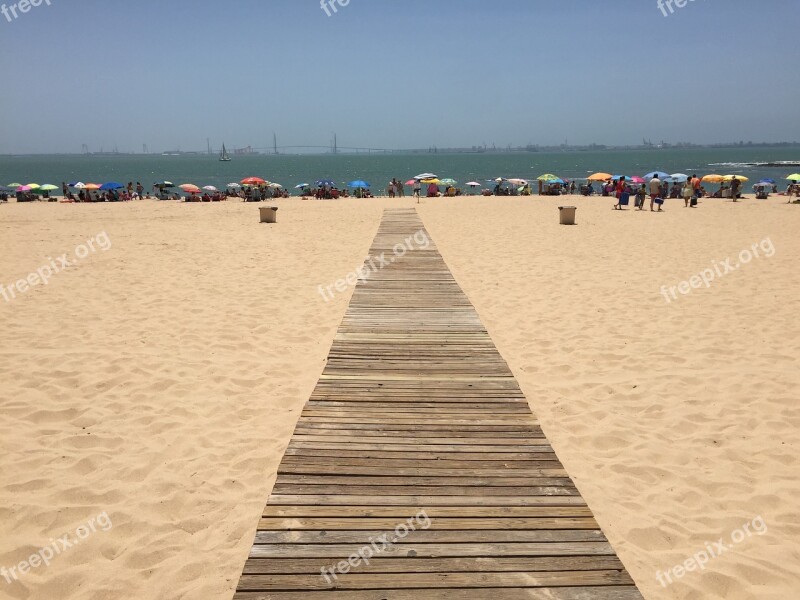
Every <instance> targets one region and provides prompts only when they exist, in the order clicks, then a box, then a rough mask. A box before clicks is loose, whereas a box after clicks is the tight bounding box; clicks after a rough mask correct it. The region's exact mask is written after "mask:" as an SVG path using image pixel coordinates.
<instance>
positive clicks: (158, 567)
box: [0, 194, 800, 600]
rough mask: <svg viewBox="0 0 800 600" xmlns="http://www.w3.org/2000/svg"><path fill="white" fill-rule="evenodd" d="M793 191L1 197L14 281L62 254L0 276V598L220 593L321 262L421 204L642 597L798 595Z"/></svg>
mask: <svg viewBox="0 0 800 600" xmlns="http://www.w3.org/2000/svg"><path fill="white" fill-rule="evenodd" d="M750 197H751V198H752V194H751V195H750ZM785 202H786V200H785V199H784V198H782V197H773V198H771V199H770V200H768V201H760V202H757V201H755V200H752V199H749V200H746V201H744V202H742V203H741V204H737V205H734V204H732V203H730V202H722V201H719V200H705V201H703V202H701V206H700V208H698V209H696V210H694V209H685V208H684V207H683V202H682V201H680V200H672V201H668V202H667V204H666V207H665V208H666V212H664V213H662V214H653V213H650V212H649V211H647V212H636V211H633V210H628V211H625V212H616V211H612V210H611V206H612V205H613V201H612V200H610V199H607V198H575V197H572V198H564V197H562V198H538V197H533V198H481V197H467V198H454V199H431V200H428V199H423V200H422V203H421V204H419V205H416V204H415V201H414V200H413V199H412V198H405V199H398V200H388V199H377V200H354V199H348V200H341V201H337V202H325V201H322V202H320V201H312V200H300V199H298V198H292V199H286V200H279V201H277V202H276V203H275V204H276V205H277V206H279V207H280V209H279V212H278V224H277V225H262V224H259V223H258V210H257V207H258V205H253V204H244V203H241V202H233V201H231V202H224V203H219V204H179V203H172V202H161V203H159V202H155V201H141V202H131V203H124V204H93V205H71V204H45V203H33V204H20V205H17V204H14V203H12V204H8V205H4V206H0V228H2V242H0V248H2V252H0V284H3V285H4V286H5V287H4V288H3V289H4V290H6V291H7V289H8V288H9V287H10V286H12V285H13V284H14V282H16V281H17V280H20V279H26V278H28V277H29V275H30V274H33V273H37V274H39V275H40V277H39V279H40V280H41V275H42V274H46V275H47V276H48V277H49V282H48V283H47V285H43V284H42V283H41V281H40V282H39V283H32V284H30V285H29V286H28V287H29V289H26V290H25V291H24V292H23V291H20V290H19V289H17V290H16V291H15V292H14V293H13V296H12V295H11V294H10V293H6V294H4V295H2V296H0V329H1V330H2V331H3V339H4V344H3V349H2V359H3V360H2V362H0V377H1V378H2V382H3V385H2V391H1V392H0V400H1V401H2V411H1V412H0V448H2V452H1V453H0V461H2V465H1V467H0V468H2V477H1V478H0V540H2V542H1V543H0V567H2V568H4V569H6V570H8V569H9V568H16V569H17V570H16V571H15V573H16V574H17V576H16V577H11V576H10V575H9V576H8V577H7V576H6V575H5V574H2V576H0V598H11V599H18V600H51V599H54V598H59V599H69V600H101V599H102V600H108V599H113V600H117V599H119V600H123V599H125V600H127V599H130V598H136V599H137V600H172V599H186V600H194V599H202V600H229V599H230V598H231V597H232V596H233V592H234V589H235V587H236V583H237V580H238V577H239V575H240V573H241V571H242V567H243V565H244V562H245V559H246V557H247V553H248V550H249V548H250V545H251V543H252V541H253V534H254V532H255V528H256V524H257V522H258V519H259V515H260V513H261V510H262V508H263V505H264V503H265V501H266V498H267V496H268V495H269V492H270V490H271V488H272V485H273V483H274V481H275V475H276V469H277V466H278V464H279V462H280V460H281V457H282V455H283V451H284V449H285V447H286V445H287V444H288V441H289V438H290V436H291V434H292V431H293V429H294V425H295V422H296V420H297V418H298V416H299V412H300V410H301V408H302V406H303V405H304V404H305V402H306V401H307V399H308V397H309V395H310V393H311V391H312V389H313V387H314V384H315V383H316V381H317V379H318V377H319V375H320V373H321V372H322V369H323V366H324V360H325V357H326V356H327V353H328V349H329V347H330V344H331V341H332V339H333V336H334V334H335V331H336V328H337V326H338V325H339V322H340V321H341V319H342V315H343V314H344V311H345V309H346V307H347V304H348V301H349V298H350V291H349V290H348V291H347V292H345V293H339V294H336V295H334V297H333V298H332V299H330V300H329V301H326V299H325V298H323V295H321V294H320V292H319V286H327V285H329V284H332V283H333V282H335V281H336V280H337V279H339V278H342V277H344V276H346V275H347V274H348V273H350V272H352V271H353V270H354V269H356V268H357V267H359V266H360V265H361V264H362V262H363V260H364V259H365V257H366V253H367V251H368V248H369V247H370V243H371V241H372V239H373V237H374V236H375V232H376V229H377V226H378V223H379V221H380V217H381V213H382V210H383V209H384V208H388V207H411V206H415V207H416V208H417V209H418V211H419V214H420V216H421V218H422V220H423V221H424V223H425V225H426V227H427V228H428V230H429V232H430V233H431V235H432V236H433V238H434V240H435V241H436V243H437V245H438V247H439V250H440V251H441V253H442V255H443V257H444V259H445V261H446V262H447V263H448V265H449V267H450V268H451V270H452V272H453V274H454V275H455V277H456V279H457V280H458V282H459V283H460V284H461V286H462V287H463V289H464V291H465V292H466V294H467V295H468V297H469V298H470V299H471V301H472V302H473V304H474V305H475V307H476V308H477V310H478V312H479V314H480V316H481V318H482V320H483V322H484V324H485V325H486V326H487V328H488V330H489V333H490V334H491V336H492V338H493V340H494V342H495V344H496V345H497V347H498V349H499V350H500V352H501V354H502V355H503V357H504V358H505V359H506V361H507V362H508V363H509V365H510V367H511V369H512V371H513V372H514V374H515V375H516V377H517V379H518V381H519V383H520V385H521V386H522V389H523V391H524V392H525V393H526V395H527V397H528V399H529V401H530V404H531V406H532V408H533V410H534V411H535V412H536V413H537V414H538V415H539V417H540V419H541V422H542V426H543V428H544V431H545V433H546V434H547V436H548V438H549V439H550V441H551V442H552V444H553V446H554V447H555V449H556V452H557V453H558V455H559V457H560V458H561V460H562V462H563V464H564V466H565V467H566V468H567V470H568V471H569V473H570V474H571V476H572V477H573V479H574V480H575V482H576V484H577V486H578V487H579V489H580V492H581V493H582V495H583V496H584V497H585V498H586V500H587V501H588V503H589V505H590V507H591V508H592V510H593V511H594V513H595V515H596V517H597V520H598V522H599V523H600V524H601V526H602V528H603V530H604V531H605V532H606V534H607V535H608V537H609V539H610V541H611V542H612V544H613V546H614V548H615V549H616V550H617V552H618V553H619V556H620V558H621V559H622V560H623V562H624V563H625V565H626V566H627V568H628V570H629V571H630V573H631V575H632V576H633V577H634V579H635V580H636V583H637V585H638V586H639V588H640V589H641V590H642V593H643V595H644V596H645V598H647V599H648V600H650V599H653V600H662V599H663V600H667V599H681V600H700V599H723V598H724V599H726V600H750V599H753V600H755V599H758V600H779V599H780V600H785V599H787V598H792V597H795V596H796V595H797V594H798V592H799V591H800V508H798V503H797V498H798V497H800V481H799V480H798V476H797V474H798V472H800V459H799V458H798V457H800V453H799V451H798V448H800V407H798V392H797V390H798V389H800V368H798V367H800V364H798V357H800V325H798V320H797V317H796V314H795V312H796V310H795V302H796V298H797V294H798V282H797V276H796V273H797V258H798V253H799V252H800V240H798V236H797V231H798V226H800V207H798V206H790V205H787V204H785ZM564 204H573V205H575V206H577V207H578V212H577V218H578V225H577V226H576V227H564V226H560V225H559V224H558V210H557V207H558V206H559V205H564ZM743 251H747V252H748V253H749V256H750V260H749V262H748V263H747V264H742V265H741V266H740V267H738V268H736V269H733V270H731V268H730V267H731V265H732V264H735V263H737V262H741V258H742V257H743V256H744V257H745V258H746V257H747V256H748V255H747V254H744V255H743V254H742V253H743ZM65 254H66V256H64V255H65ZM756 254H758V256H756ZM64 258H66V259H67V261H68V263H69V266H63V265H64V262H63V260H62V259H64ZM727 259H731V261H729V263H728V272H725V273H723V271H725V270H726V269H724V268H723V267H722V266H723V265H725V264H726V260H727ZM45 267H48V268H49V270H50V271H51V273H49V274H48V272H47V270H45ZM708 270H711V271H712V273H714V278H713V280H712V281H708V282H707V284H706V281H703V284H702V285H701V286H695V285H694V283H696V282H697V279H694V278H695V277H701V275H702V274H703V273H705V274H706V280H708V279H709V277H708V274H707V272H708ZM31 281H36V278H35V277H34V278H33V279H32V280H31ZM684 281H686V282H687V285H688V287H689V288H690V289H689V291H688V293H683V292H682V291H681V284H682V282H684ZM690 282H691V283H690ZM23 287H25V286H23ZM671 288H672V289H674V290H675V291H674V292H673V291H671ZM665 289H666V292H665V291H664V290H665ZM683 289H686V287H684V288H683ZM101 515H102V518H98V517H100V516H101ZM759 519H760V520H759ZM761 523H763V525H764V526H763V527H761ZM87 524H88V525H89V526H88V529H86V528H85V526H86V525H87ZM745 524H747V525H749V532H747V533H742V532H743V529H742V528H743V526H744V525H745ZM79 528H83V529H82V530H79ZM81 531H82V533H85V534H86V535H85V536H84V535H82V533H81ZM740 534H741V535H740ZM63 536H69V537H68V540H69V541H70V542H71V544H70V545H69V546H66V545H65V544H63V543H61V544H59V543H58V542H57V540H59V539H61V538H62V537H63ZM740 537H741V540H739V538H740ZM54 540H55V541H54ZM719 540H722V541H723V542H725V543H726V545H727V546H729V548H728V549H727V551H724V552H721V554H720V555H719V556H718V557H711V558H710V560H709V561H708V563H707V564H706V565H704V569H703V570H694V571H689V572H686V573H684V574H683V575H681V576H678V575H677V574H676V571H675V570H674V568H675V567H676V566H679V565H682V564H684V562H685V561H687V559H690V558H692V557H693V556H695V555H696V554H697V553H698V552H702V551H703V550H704V549H705V548H707V547H708V546H707V544H713V543H714V542H717V541H719ZM46 547H52V548H55V549H56V550H55V551H54V552H53V554H54V556H53V557H52V559H51V560H49V562H50V564H49V565H46V564H41V565H38V566H37V565H35V564H33V563H34V562H36V561H31V560H29V559H30V557H31V556H32V555H35V554H36V553H38V552H39V551H40V549H42V548H46ZM25 561H27V564H28V566H29V569H25V568H22V569H20V568H19V564H20V563H21V562H25ZM25 571H27V572H25ZM7 572H8V571H6V573H7ZM0 573H2V572H0ZM658 573H661V574H662V575H663V574H664V573H670V577H671V579H672V582H671V583H667V585H662V584H661V583H660V582H659V579H658V578H657V574H658Z"/></svg>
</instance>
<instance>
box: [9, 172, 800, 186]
mask: <svg viewBox="0 0 800 600" xmlns="http://www.w3.org/2000/svg"><path fill="white" fill-rule="evenodd" d="M786 179H788V180H789V181H800V173H795V174H794V175H789V176H788V177H787V178H786ZM11 185H14V184H13V183H12V184H11Z"/></svg>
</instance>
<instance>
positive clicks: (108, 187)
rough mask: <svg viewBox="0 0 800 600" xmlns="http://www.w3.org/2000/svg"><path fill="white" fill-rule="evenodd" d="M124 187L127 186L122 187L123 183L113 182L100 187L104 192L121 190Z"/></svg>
mask: <svg viewBox="0 0 800 600" xmlns="http://www.w3.org/2000/svg"><path fill="white" fill-rule="evenodd" d="M124 187H125V186H124V185H122V184H121V183H117V182H116V181H112V182H110V183H104V184H103V185H101V186H100V189H101V190H103V191H106V190H121V189H122V188H124Z"/></svg>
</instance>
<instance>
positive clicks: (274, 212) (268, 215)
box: [258, 206, 278, 223]
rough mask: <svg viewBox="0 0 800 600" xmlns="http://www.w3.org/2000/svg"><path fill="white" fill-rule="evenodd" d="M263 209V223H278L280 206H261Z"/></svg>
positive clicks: (260, 209)
mask: <svg viewBox="0 0 800 600" xmlns="http://www.w3.org/2000/svg"><path fill="white" fill-rule="evenodd" d="M258 210H259V211H261V222H262V223H277V222H278V207H277V206H261V207H259V209H258Z"/></svg>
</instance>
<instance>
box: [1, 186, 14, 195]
mask: <svg viewBox="0 0 800 600" xmlns="http://www.w3.org/2000/svg"><path fill="white" fill-rule="evenodd" d="M13 191H14V189H13V188H10V187H6V186H4V185H0V192H4V193H6V194H7V193H8V192H13Z"/></svg>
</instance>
